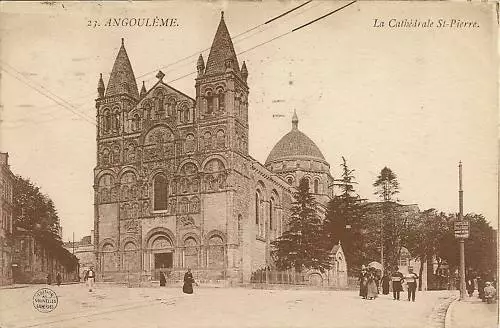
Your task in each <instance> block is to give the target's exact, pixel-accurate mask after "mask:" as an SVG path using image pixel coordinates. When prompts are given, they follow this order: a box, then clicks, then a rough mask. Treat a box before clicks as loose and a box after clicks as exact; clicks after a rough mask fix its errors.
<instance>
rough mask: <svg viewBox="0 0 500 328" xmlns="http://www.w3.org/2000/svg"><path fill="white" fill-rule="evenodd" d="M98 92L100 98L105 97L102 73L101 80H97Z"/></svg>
mask: <svg viewBox="0 0 500 328" xmlns="http://www.w3.org/2000/svg"><path fill="white" fill-rule="evenodd" d="M97 94H98V95H99V98H102V97H104V81H103V80H102V73H101V75H100V76H99V82H97Z"/></svg>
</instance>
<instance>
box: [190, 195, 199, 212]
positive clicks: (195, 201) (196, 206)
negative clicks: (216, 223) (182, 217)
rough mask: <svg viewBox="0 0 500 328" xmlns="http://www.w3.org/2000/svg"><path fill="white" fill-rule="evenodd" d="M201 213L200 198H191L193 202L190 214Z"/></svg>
mask: <svg viewBox="0 0 500 328" xmlns="http://www.w3.org/2000/svg"><path fill="white" fill-rule="evenodd" d="M199 211H200V200H199V199H198V197H193V198H191V202H190V203H189V212H191V213H198V212H199Z"/></svg>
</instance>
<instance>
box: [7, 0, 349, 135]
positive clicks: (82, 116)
mask: <svg viewBox="0 0 500 328" xmlns="http://www.w3.org/2000/svg"><path fill="white" fill-rule="evenodd" d="M311 1H312V0H310V1H307V2H305V3H303V4H301V5H299V6H297V7H295V8H293V9H291V10H289V11H287V12H285V13H283V14H281V15H278V16H276V17H274V18H272V19H270V20H268V21H266V22H265V23H262V24H259V25H257V26H256V27H253V28H251V29H248V30H246V31H244V32H242V33H240V34H238V35H236V36H235V37H234V38H232V39H235V38H237V37H239V36H241V35H244V34H246V33H249V32H250V31H253V30H255V29H257V28H259V27H261V26H264V25H266V24H268V23H270V22H273V21H275V20H277V19H279V18H281V17H283V16H285V15H287V14H289V13H291V12H293V11H295V10H297V9H299V8H301V7H303V6H305V5H306V4H308V3H310V2H311ZM355 2H357V0H354V1H351V2H350V3H348V4H346V5H344V6H342V7H339V8H337V9H335V10H333V11H331V12H329V13H327V14H325V15H323V16H320V17H318V18H316V19H314V20H312V21H309V22H308V23H305V24H303V25H301V26H299V27H296V28H294V29H292V30H289V31H287V32H285V33H282V34H280V35H278V36H275V37H273V38H271V39H269V40H267V41H264V42H261V43H259V44H257V45H255V46H252V47H250V48H248V49H245V50H243V51H241V52H239V53H237V55H240V54H243V53H246V52H249V51H252V50H254V49H256V48H258V47H261V46H263V45H266V44H269V43H271V42H273V41H275V40H277V39H280V38H282V37H284V36H287V35H289V34H291V33H293V32H296V31H298V30H300V29H302V28H304V27H306V26H309V25H311V24H313V23H315V22H317V21H319V20H321V19H324V18H326V17H328V16H330V15H332V14H333V13H336V12H338V11H340V10H342V9H344V8H346V7H348V6H350V5H352V4H354V3H355ZM309 9H311V8H309ZM258 33H260V32H258ZM244 39H246V38H244ZM240 41H242V40H240ZM209 49H210V48H207V49H204V50H202V51H206V50H209ZM197 54H199V52H196V53H195V54H192V55H189V56H186V57H183V58H181V59H179V60H177V61H175V62H173V63H171V64H168V65H165V66H162V67H160V69H161V68H167V67H171V66H173V65H175V64H177V63H179V62H182V61H184V60H186V59H188V58H191V57H193V56H195V55H197ZM0 63H2V61H0ZM3 63H4V62H3ZM4 64H6V65H8V66H9V67H11V69H13V70H14V71H16V72H17V73H18V74H19V75H21V76H23V78H25V79H27V78H26V77H25V76H24V75H23V74H22V73H20V72H19V71H17V70H16V69H15V68H13V67H12V66H11V65H9V64H7V63H4ZM1 68H2V70H4V71H5V72H7V73H8V74H10V75H11V76H13V77H14V78H16V79H17V80H19V81H21V82H22V83H24V84H26V85H27V86H29V87H30V88H32V89H34V90H35V91H37V92H38V93H40V94H42V95H43V96H45V97H47V98H49V99H51V100H52V101H54V102H55V103H56V104H59V105H60V106H62V107H63V108H65V109H67V110H69V111H71V112H73V113H74V114H75V115H77V116H79V117H81V118H82V119H84V120H86V121H87V122H90V123H91V124H93V125H96V122H95V121H94V120H93V119H89V117H87V116H86V115H85V114H84V113H81V112H79V111H76V110H75V109H76V108H74V106H73V105H72V104H70V103H69V102H67V101H66V100H64V99H62V98H61V97H59V96H57V95H55V94H54V93H52V92H51V91H50V90H48V89H46V88H44V87H43V86H41V85H40V88H42V89H44V90H46V91H47V93H50V94H52V95H53V96H49V95H47V94H46V93H45V92H42V91H40V90H39V89H37V88H35V87H33V86H32V85H30V84H29V83H27V82H25V81H23V80H21V79H20V78H18V77H17V76H15V75H14V74H12V73H11V72H9V71H8V70H6V69H5V67H3V65H2V67H1ZM152 72H156V70H154V71H150V72H147V73H145V74H142V75H140V76H139V77H137V78H136V80H138V79H140V78H141V77H144V76H146V75H148V74H151V73H152ZM195 73H196V71H193V72H190V73H187V74H184V75H182V76H180V77H177V78H175V79H172V80H170V81H168V82H167V83H172V82H175V81H178V80H181V79H183V78H185V77H188V76H190V75H193V74H195ZM54 98H58V99H60V101H58V100H57V99H54ZM61 102H62V103H61Z"/></svg>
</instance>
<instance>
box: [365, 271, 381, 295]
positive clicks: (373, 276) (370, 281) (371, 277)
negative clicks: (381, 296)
mask: <svg viewBox="0 0 500 328" xmlns="http://www.w3.org/2000/svg"><path fill="white" fill-rule="evenodd" d="M376 280H377V273H376V272H375V269H374V268H370V270H369V271H368V278H367V294H366V298H367V299H369V300H373V299H375V298H377V294H378V290H377V282H376Z"/></svg>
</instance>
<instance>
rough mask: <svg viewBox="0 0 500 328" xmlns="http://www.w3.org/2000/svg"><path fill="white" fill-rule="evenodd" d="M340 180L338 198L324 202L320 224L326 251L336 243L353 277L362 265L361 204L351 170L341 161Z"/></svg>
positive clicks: (362, 210)
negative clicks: (340, 247)
mask: <svg viewBox="0 0 500 328" xmlns="http://www.w3.org/2000/svg"><path fill="white" fill-rule="evenodd" d="M340 166H341V168H342V178H341V179H339V180H336V186H337V187H338V188H339V189H340V195H337V196H334V197H333V199H332V200H331V201H330V202H328V205H327V212H326V217H325V220H324V231H325V232H324V237H325V238H326V242H327V244H328V245H329V247H330V249H331V248H332V247H333V246H334V245H335V244H338V242H339V241H340V242H341V244H342V248H343V250H344V254H345V256H346V260H347V263H348V264H349V265H348V270H349V274H351V275H355V274H357V273H358V271H359V268H360V267H361V265H362V263H363V262H364V260H365V258H364V252H363V233H362V226H363V219H364V218H363V216H364V207H363V206H362V202H363V200H362V199H361V198H360V197H359V195H358V194H356V191H355V188H354V184H356V181H355V180H356V179H355V177H354V174H353V173H354V170H351V169H349V167H348V165H347V161H346V159H345V158H344V157H342V164H341V165H340Z"/></svg>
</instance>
